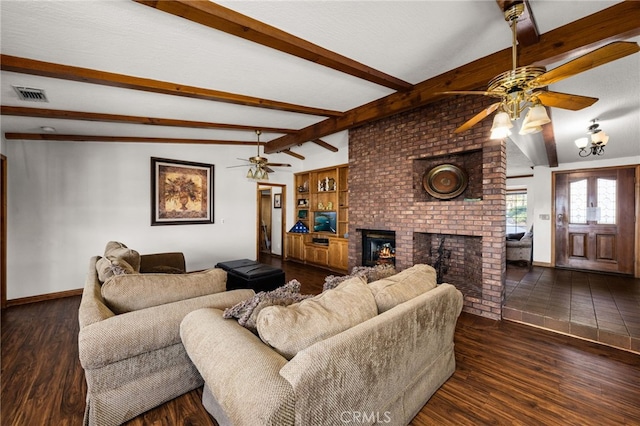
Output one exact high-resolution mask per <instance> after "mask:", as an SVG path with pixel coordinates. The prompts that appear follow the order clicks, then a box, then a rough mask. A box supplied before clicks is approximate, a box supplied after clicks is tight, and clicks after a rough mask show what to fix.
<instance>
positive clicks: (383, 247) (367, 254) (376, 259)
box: [360, 229, 396, 266]
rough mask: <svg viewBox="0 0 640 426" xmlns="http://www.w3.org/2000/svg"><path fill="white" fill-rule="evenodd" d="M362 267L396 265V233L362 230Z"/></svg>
mask: <svg viewBox="0 0 640 426" xmlns="http://www.w3.org/2000/svg"><path fill="white" fill-rule="evenodd" d="M360 231H361V232H362V265H363V266H376V265H395V264H396V233H395V231H384V230H374V229H361V230H360Z"/></svg>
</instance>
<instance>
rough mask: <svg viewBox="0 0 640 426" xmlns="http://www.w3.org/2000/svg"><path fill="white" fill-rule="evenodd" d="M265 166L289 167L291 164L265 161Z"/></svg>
mask: <svg viewBox="0 0 640 426" xmlns="http://www.w3.org/2000/svg"><path fill="white" fill-rule="evenodd" d="M265 166H272V167H291V164H287V163H266V164H265Z"/></svg>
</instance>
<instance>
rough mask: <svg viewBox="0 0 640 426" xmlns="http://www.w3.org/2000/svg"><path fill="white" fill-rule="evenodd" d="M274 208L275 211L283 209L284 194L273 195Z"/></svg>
mask: <svg viewBox="0 0 640 426" xmlns="http://www.w3.org/2000/svg"><path fill="white" fill-rule="evenodd" d="M273 208H274V209H281V208H282V194H273Z"/></svg>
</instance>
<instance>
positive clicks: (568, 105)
mask: <svg viewBox="0 0 640 426" xmlns="http://www.w3.org/2000/svg"><path fill="white" fill-rule="evenodd" d="M536 96H537V97H538V99H539V100H540V102H542V104H543V105H544V106H548V107H555V108H562V109H568V110H571V111H578V110H581V109H583V108H586V107H588V106H591V105H593V104H594V103H596V102H597V101H598V98H592V97H590V96H581V95H572V94H569V93H560V92H540V93H537V94H536Z"/></svg>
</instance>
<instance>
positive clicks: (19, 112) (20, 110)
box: [0, 105, 295, 133]
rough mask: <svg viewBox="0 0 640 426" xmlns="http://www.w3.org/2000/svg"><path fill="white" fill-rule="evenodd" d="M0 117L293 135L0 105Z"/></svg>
mask: <svg viewBox="0 0 640 426" xmlns="http://www.w3.org/2000/svg"><path fill="white" fill-rule="evenodd" d="M0 115H13V116H19V117H39V118H55V119H62V120H82V121H103V122H109V123H129V124H146V125H153V126H169V127H194V128H203V129H225V130H261V131H262V132H263V133H265V132H269V133H294V132H295V130H294V129H283V128H279V127H260V126H255V125H247V124H227V123H210V122H207V121H192V120H175V119H172V118H156V117H138V116H132V115H120V114H104V113H95V112H82V111H66V110H59V109H47V108H27V107H19V106H8V105H2V106H1V107H0Z"/></svg>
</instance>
